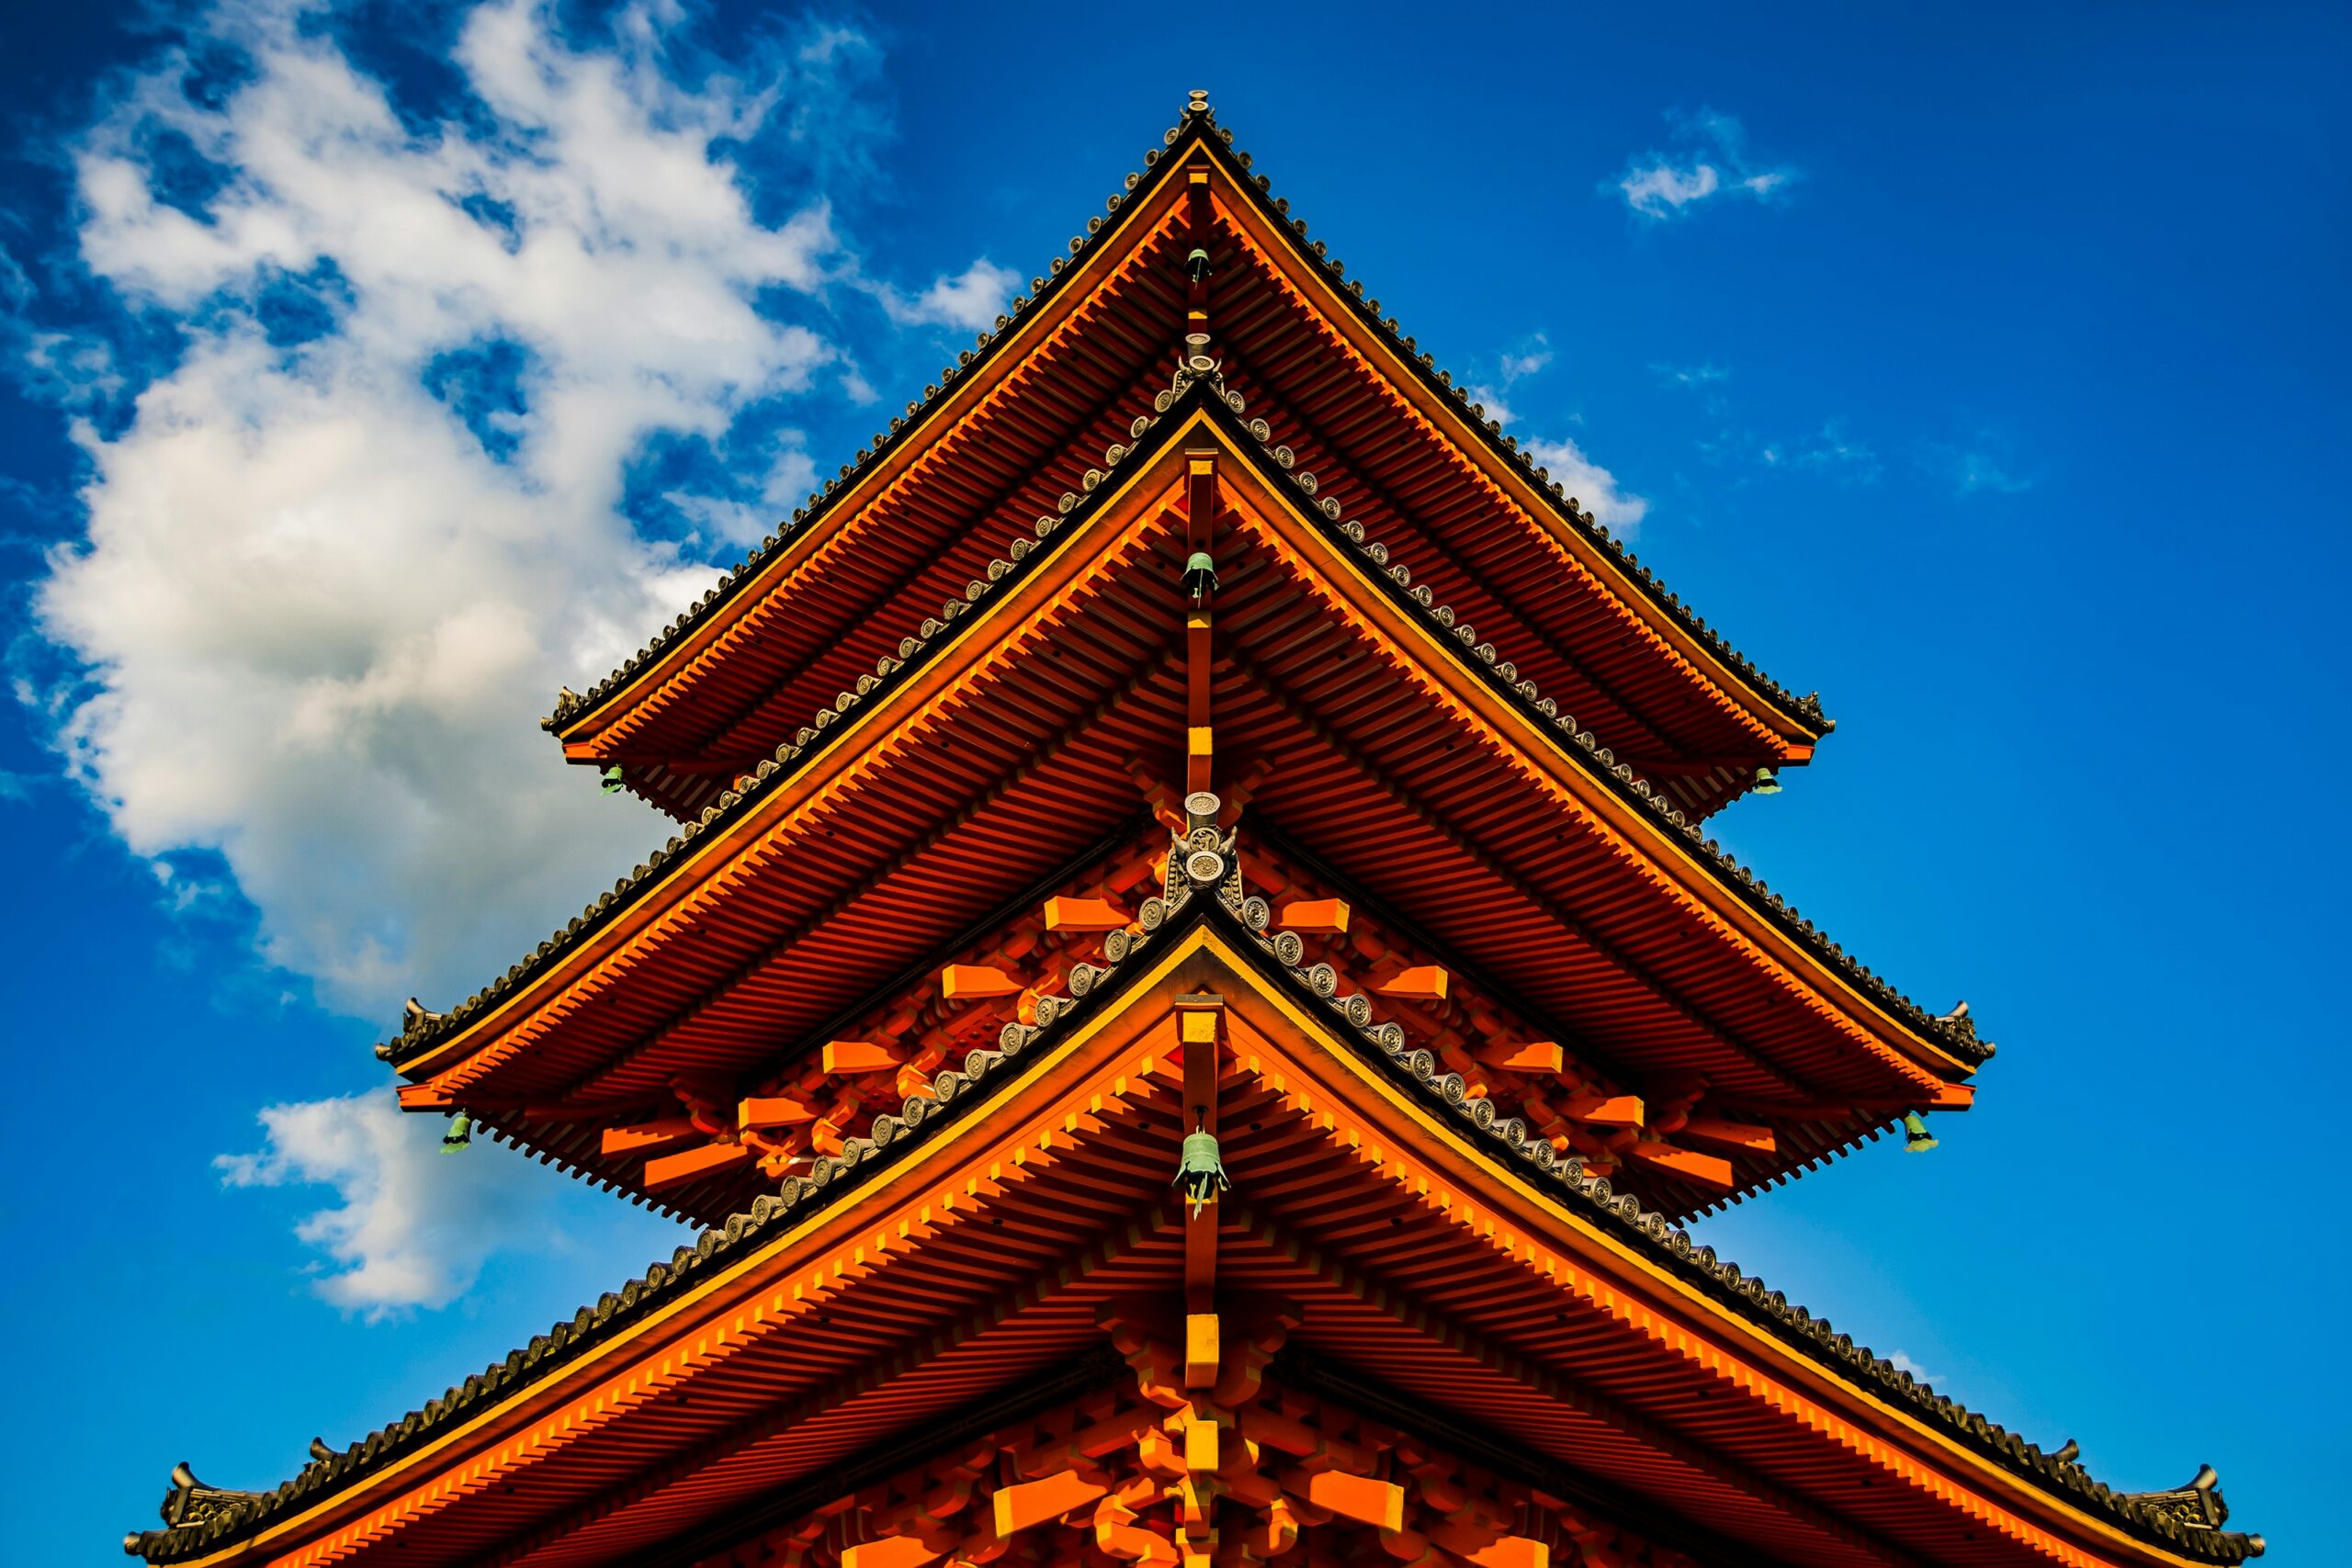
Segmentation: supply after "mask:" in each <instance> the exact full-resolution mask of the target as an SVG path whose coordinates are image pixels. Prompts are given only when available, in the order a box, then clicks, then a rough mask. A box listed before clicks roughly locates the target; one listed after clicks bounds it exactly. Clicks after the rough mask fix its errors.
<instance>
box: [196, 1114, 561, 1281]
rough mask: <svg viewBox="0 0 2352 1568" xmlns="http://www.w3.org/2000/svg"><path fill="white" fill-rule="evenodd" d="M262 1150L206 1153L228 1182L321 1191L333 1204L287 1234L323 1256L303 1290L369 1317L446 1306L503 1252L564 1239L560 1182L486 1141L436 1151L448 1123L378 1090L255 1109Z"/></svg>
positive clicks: (535, 1247)
mask: <svg viewBox="0 0 2352 1568" xmlns="http://www.w3.org/2000/svg"><path fill="white" fill-rule="evenodd" d="M260 1120H261V1125H262V1131H263V1135H264V1146H263V1147H262V1148H261V1149H259V1150H257V1151H255V1152H254V1153H251V1154H238V1155H222V1156H220V1158H218V1159H216V1160H215V1161H213V1165H214V1168H216V1169H218V1170H219V1171H220V1179H221V1182H222V1184H223V1185H225V1186H229V1187H326V1188H330V1189H332V1190H334V1201H333V1202H332V1203H330V1204H329V1205H327V1206H326V1207H323V1208H321V1209H318V1210H315V1211H313V1212H312V1213H310V1214H309V1215H307V1216H306V1217H305V1218H304V1219H303V1220H302V1221H301V1222H300V1224H298V1225H297V1226H296V1227H295V1235H297V1236H298V1237H300V1239H301V1240H302V1241H303V1242H304V1243H306V1244H307V1245H309V1246H311V1247H314V1248H316V1249H317V1250H318V1251H319V1252H320V1253H322V1255H323V1260H322V1262H321V1263H320V1264H319V1265H317V1266H316V1268H315V1269H313V1271H312V1279H311V1290H312V1291H313V1292H316V1293H317V1294H318V1295H319V1297H320V1298H321V1299H322V1300H324V1301H327V1302H331V1303H334V1305H336V1306H338V1307H341V1308H343V1309H344V1310H345V1311H346V1312H355V1313H358V1314H362V1315H364V1316H366V1317H367V1318H368V1319H369V1320H371V1321H378V1320H381V1319H384V1318H388V1317H396V1316H400V1315H402V1314H408V1313H411V1312H413V1311H416V1310H418V1309H420V1308H424V1309H430V1308H435V1307H442V1306H447V1304H448V1303H451V1302H453V1301H455V1300H456V1299H457V1298H458V1296H460V1295H462V1294H464V1293H465V1292H466V1291H467V1290H469V1288H471V1286H472V1285H473V1282H474V1280H475V1278H476V1276H477V1275H479V1274H480V1273H481V1269H482V1265H483V1264H484V1263H486V1262H488V1261H489V1260H490V1258H492V1257H493V1256H494V1255H496V1254H497V1253H499V1252H501V1251H503V1250H508V1249H516V1248H520V1249H527V1250H537V1251H547V1250H551V1249H553V1248H555V1247H560V1246H561V1245H562V1244H563V1241H564V1237H563V1235H562V1233H561V1232H560V1230H558V1229H556V1228H554V1227H553V1226H552V1224H551V1221H552V1216H553V1212H554V1208H555V1204H556V1201H558V1199H559V1198H560V1196H561V1192H560V1183H558V1182H556V1181H554V1180H552V1179H549V1178H548V1175H547V1174H546V1173H545V1172H543V1171H541V1170H540V1169H539V1168H538V1167H537V1166H536V1165H535V1164H533V1163H532V1162H531V1161H528V1160H525V1159H521V1158H519V1157H516V1158H503V1159H502V1158H500V1157H498V1156H497V1151H495V1150H494V1149H491V1148H487V1147H482V1148H474V1149H469V1150H467V1151H466V1152H465V1153H463V1154H461V1155H458V1156H454V1157H453V1156H447V1155H445V1154H443V1153H442V1151H441V1147H440V1143H441V1136H442V1134H443V1131H444V1130H445V1129H446V1128H447V1125H448V1124H447V1122H444V1121H443V1120H442V1119H441V1118H439V1117H437V1116H410V1115H407V1114H405V1113H403V1112H402V1111H401V1110H400V1109H399V1108H398V1107H397V1106H395V1105H394V1104H393V1103H392V1102H391V1100H390V1099H389V1098H388V1097H387V1096H384V1095H381V1094H366V1095H354V1096H349V1097H345V1098H342V1099H335V1100H311V1101H309V1102H307V1103H302V1104H292V1105H273V1106H270V1107H268V1108H266V1110H264V1111H262V1112H261V1116H260Z"/></svg>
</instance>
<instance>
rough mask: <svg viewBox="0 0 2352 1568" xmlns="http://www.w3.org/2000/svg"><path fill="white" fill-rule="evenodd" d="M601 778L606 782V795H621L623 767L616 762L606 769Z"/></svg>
mask: <svg viewBox="0 0 2352 1568" xmlns="http://www.w3.org/2000/svg"><path fill="white" fill-rule="evenodd" d="M599 776H600V777H602V778H603V779H604V781H605V794H606V795H618V794H620V792H621V765H620V764H619V763H618V762H615V763H614V764H613V765H612V766H611V767H609V768H606V769H605V771H604V773H602V774H600V775H599Z"/></svg>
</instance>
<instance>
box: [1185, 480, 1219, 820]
mask: <svg viewBox="0 0 2352 1568" xmlns="http://www.w3.org/2000/svg"><path fill="white" fill-rule="evenodd" d="M1184 456H1185V460H1186V462H1187V463H1188V465H1189V466H1190V470H1191V471H1190V472H1189V473H1188V474H1187V475H1186V477H1185V480H1186V482H1185V490H1184V506H1185V511H1186V513H1187V517H1186V521H1185V525H1184V547H1185V549H1186V550H1187V552H1202V553H1206V554H1209V555H1212V556H1213V555H1214V554H1215V553H1216V450H1215V449H1214V448H1211V449H1207V450H1204V451H1188V452H1186V453H1185V455H1184ZM1214 599H1215V595H1214V594H1212V595H1211V596H1210V597H1209V598H1204V599H1202V600H1200V601H1198V602H1197V603H1195V604H1192V605H1190V606H1188V607H1187V608H1186V610H1185V612H1184V713H1185V717H1184V723H1185V726H1186V728H1185V735H1184V793H1185V794H1187V795H1197V794H1199V793H1200V792H1201V791H1203V790H1205V789H1209V788H1211V787H1212V785H1211V784H1210V779H1211V777H1212V769H1211V763H1212V761H1214V759H1215V752H1216V736H1215V731H1214V728H1213V725H1214V716H1213V715H1212V714H1211V712H1210V708H1209V679H1210V660H1211V659H1212V658H1213V657H1214V650H1213V649H1212V647H1211V644H1210V638H1209V628H1210V625H1211V614H1210V605H1211V604H1212V603H1213V602H1214Z"/></svg>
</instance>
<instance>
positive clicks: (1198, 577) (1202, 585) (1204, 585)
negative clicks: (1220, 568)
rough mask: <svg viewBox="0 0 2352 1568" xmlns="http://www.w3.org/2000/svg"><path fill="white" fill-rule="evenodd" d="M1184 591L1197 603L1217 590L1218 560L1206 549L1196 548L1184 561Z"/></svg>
mask: <svg viewBox="0 0 2352 1568" xmlns="http://www.w3.org/2000/svg"><path fill="white" fill-rule="evenodd" d="M1184 592H1186V593H1187V594H1188V595H1190V596H1191V598H1192V601H1193V604H1199V603H1200V602H1201V601H1202V600H1204V599H1205V598H1207V597H1208V596H1209V595H1210V594H1212V593H1214V592H1216V561H1215V560H1214V559H1212V558H1210V556H1209V553H1208V551H1206V550H1194V551H1193V558H1192V559H1190V560H1188V561H1186V562H1185V563H1184Z"/></svg>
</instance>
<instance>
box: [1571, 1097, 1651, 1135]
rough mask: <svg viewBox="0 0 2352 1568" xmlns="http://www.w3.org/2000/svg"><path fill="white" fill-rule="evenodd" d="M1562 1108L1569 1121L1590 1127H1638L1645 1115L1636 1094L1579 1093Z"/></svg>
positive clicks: (1640, 1098)
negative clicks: (1582, 1123)
mask: <svg viewBox="0 0 2352 1568" xmlns="http://www.w3.org/2000/svg"><path fill="white" fill-rule="evenodd" d="M1562 1109H1563V1110H1565V1111H1566V1112H1567V1116H1568V1120H1569V1121H1571V1122H1584V1123H1585V1124H1586V1125H1588V1126H1592V1127H1638V1126H1640V1125H1641V1124H1642V1121H1643V1118H1644V1115H1645V1112H1644V1111H1643V1108H1642V1097H1641V1096H1640V1095H1638V1094H1592V1093H1586V1094H1579V1095H1577V1096H1576V1097H1575V1098H1574V1099H1572V1100H1569V1101H1568V1103H1567V1104H1566V1106H1564V1107H1563V1108H1562Z"/></svg>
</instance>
